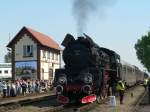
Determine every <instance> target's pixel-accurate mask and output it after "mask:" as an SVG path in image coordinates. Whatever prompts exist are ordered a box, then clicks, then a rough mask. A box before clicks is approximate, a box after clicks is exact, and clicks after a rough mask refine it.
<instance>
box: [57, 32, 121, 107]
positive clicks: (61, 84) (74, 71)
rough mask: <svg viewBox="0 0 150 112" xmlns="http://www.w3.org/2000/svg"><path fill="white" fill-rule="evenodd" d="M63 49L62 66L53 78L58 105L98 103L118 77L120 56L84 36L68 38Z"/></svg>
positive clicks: (68, 36)
mask: <svg viewBox="0 0 150 112" xmlns="http://www.w3.org/2000/svg"><path fill="white" fill-rule="evenodd" d="M62 45H63V46H64V47H65V48H64V50H63V54H62V57H63V60H64V63H65V66H64V68H63V69H56V71H55V78H54V85H55V88H56V94H57V99H58V101H59V102H60V103H63V104H66V103H73V102H81V103H90V102H93V101H95V100H97V101H98V102H100V100H101V99H102V98H104V97H106V96H107V94H109V92H108V90H109V88H110V87H111V86H113V84H114V83H115V79H116V77H119V75H120V74H119V73H120V56H119V55H118V54H117V53H115V52H114V51H112V50H109V49H106V48H102V47H99V46H98V45H97V44H96V43H95V42H94V41H93V40H92V39H91V38H90V37H89V36H88V35H86V34H84V36H81V37H78V38H77V39H75V38H74V37H73V36H72V35H70V34H67V35H66V37H65V39H64V40H63V42H62Z"/></svg>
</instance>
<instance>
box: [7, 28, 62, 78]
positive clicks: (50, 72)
mask: <svg viewBox="0 0 150 112" xmlns="http://www.w3.org/2000/svg"><path fill="white" fill-rule="evenodd" d="M7 47H9V48H11V49H12V74H13V75H12V78H13V80H16V79H20V78H24V79H28V78H29V79H40V80H53V78H54V72H55V69H56V68H60V66H61V65H60V63H61V58H60V57H61V55H60V54H61V48H60V47H59V45H58V44H57V43H56V42H55V41H54V40H53V39H52V38H51V37H49V36H47V35H45V34H42V33H40V32H38V31H35V30H33V29H31V28H27V27H23V28H22V29H21V30H20V31H19V32H18V34H17V35H16V36H15V37H14V38H13V39H12V40H11V41H10V43H9V44H8V45H7Z"/></svg>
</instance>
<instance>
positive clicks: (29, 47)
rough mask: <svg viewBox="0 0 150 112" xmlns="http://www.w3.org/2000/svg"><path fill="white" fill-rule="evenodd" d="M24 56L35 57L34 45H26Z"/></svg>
mask: <svg viewBox="0 0 150 112" xmlns="http://www.w3.org/2000/svg"><path fill="white" fill-rule="evenodd" d="M23 56H25V57H33V45H24V46H23Z"/></svg>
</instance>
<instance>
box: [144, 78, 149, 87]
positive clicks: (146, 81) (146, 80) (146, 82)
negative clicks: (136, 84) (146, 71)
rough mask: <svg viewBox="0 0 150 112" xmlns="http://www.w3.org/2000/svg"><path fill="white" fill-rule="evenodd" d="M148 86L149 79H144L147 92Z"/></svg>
mask: <svg viewBox="0 0 150 112" xmlns="http://www.w3.org/2000/svg"><path fill="white" fill-rule="evenodd" d="M147 84H148V79H147V78H144V88H145V90H146V89H147Z"/></svg>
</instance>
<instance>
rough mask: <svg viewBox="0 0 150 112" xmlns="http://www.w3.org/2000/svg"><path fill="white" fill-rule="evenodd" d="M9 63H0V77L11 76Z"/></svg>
mask: <svg viewBox="0 0 150 112" xmlns="http://www.w3.org/2000/svg"><path fill="white" fill-rule="evenodd" d="M11 70H12V69H11V63H0V79H1V78H11V77H12V71H11Z"/></svg>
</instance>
